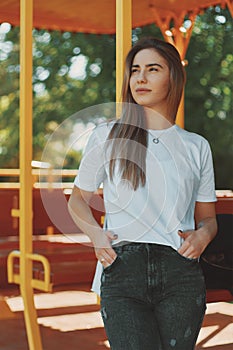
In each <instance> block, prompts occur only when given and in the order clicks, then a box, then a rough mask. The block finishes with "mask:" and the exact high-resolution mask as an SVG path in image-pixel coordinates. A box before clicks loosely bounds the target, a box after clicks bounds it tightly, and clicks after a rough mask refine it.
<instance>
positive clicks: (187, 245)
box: [178, 230, 209, 259]
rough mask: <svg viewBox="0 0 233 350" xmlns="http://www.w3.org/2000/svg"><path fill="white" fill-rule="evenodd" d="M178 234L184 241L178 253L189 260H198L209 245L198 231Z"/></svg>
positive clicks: (179, 232)
mask: <svg viewBox="0 0 233 350" xmlns="http://www.w3.org/2000/svg"><path fill="white" fill-rule="evenodd" d="M178 234H179V236H180V237H181V238H182V239H183V240H184V241H183V243H182V245H181V246H180V248H179V249H178V253H179V254H181V255H183V256H184V257H186V258H189V259H196V258H198V257H199V256H200V255H201V254H202V253H203V251H204V249H205V248H206V246H207V245H208V243H209V242H205V239H204V238H205V237H203V236H201V235H200V234H199V232H198V230H197V231H195V230H190V231H185V232H181V231H178Z"/></svg>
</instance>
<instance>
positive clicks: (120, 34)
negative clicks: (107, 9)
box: [116, 0, 132, 102]
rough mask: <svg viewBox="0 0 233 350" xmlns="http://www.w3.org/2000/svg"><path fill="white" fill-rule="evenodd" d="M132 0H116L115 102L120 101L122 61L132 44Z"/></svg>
mask: <svg viewBox="0 0 233 350" xmlns="http://www.w3.org/2000/svg"><path fill="white" fill-rule="evenodd" d="M131 37H132V0H116V102H120V101H121V88H122V82H123V76H124V61H125V57H126V55H127V53H128V51H129V50H130V48H131V45H132V39H131Z"/></svg>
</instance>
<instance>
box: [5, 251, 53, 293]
mask: <svg viewBox="0 0 233 350" xmlns="http://www.w3.org/2000/svg"><path fill="white" fill-rule="evenodd" d="M20 258H21V253H20V251H19V250H13V251H12V252H10V254H9V255H8V258H7V273H8V282H9V283H15V284H20V270H19V273H15V272H14V266H15V259H19V260H20ZM26 259H27V260H31V261H32V262H34V261H37V262H40V263H41V264H42V265H43V268H44V271H43V272H44V279H43V280H41V279H37V278H32V279H31V287H32V288H35V289H38V290H41V291H44V292H51V291H52V283H51V282H50V263H49V261H48V259H47V258H46V257H45V256H43V255H40V254H27V255H26Z"/></svg>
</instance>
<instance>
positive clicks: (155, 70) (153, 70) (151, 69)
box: [149, 67, 158, 72]
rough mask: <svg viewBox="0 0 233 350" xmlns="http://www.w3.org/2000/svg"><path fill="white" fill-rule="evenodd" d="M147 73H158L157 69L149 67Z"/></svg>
mask: <svg viewBox="0 0 233 350" xmlns="http://www.w3.org/2000/svg"><path fill="white" fill-rule="evenodd" d="M149 72H158V68H155V67H151V68H150V69H149Z"/></svg>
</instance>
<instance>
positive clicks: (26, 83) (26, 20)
mask: <svg viewBox="0 0 233 350" xmlns="http://www.w3.org/2000/svg"><path fill="white" fill-rule="evenodd" d="M32 18H33V0H20V252H21V256H20V291H21V295H22V297H23V301H24V317H25V324H26V330H27V336H28V343H29V348H30V350H42V344H41V338H40V332H39V326H38V323H37V314H36V309H35V305H34V299H33V289H32V285H31V281H32V261H31V259H29V258H28V255H29V254H31V253H32V249H33V248H32V172H31V161H32V21H33V19H32Z"/></svg>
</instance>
